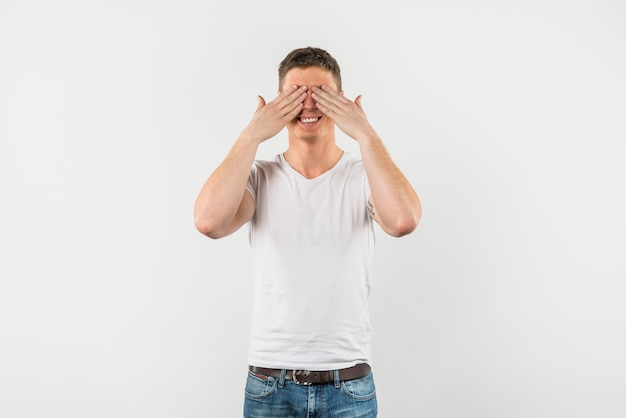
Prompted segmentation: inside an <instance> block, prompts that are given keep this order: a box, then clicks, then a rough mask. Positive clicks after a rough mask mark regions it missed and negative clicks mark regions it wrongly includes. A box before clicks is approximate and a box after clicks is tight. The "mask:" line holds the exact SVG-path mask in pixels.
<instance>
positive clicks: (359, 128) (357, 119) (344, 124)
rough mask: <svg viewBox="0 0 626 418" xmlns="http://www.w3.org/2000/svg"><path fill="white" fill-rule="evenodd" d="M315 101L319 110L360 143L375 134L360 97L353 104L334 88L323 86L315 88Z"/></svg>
mask: <svg viewBox="0 0 626 418" xmlns="http://www.w3.org/2000/svg"><path fill="white" fill-rule="evenodd" d="M313 100H315V104H316V106H317V108H318V109H319V110H320V111H321V112H322V113H323V114H324V115H326V116H328V117H329V118H331V119H333V120H334V121H335V124H336V125H337V126H338V127H339V129H341V130H342V131H343V132H344V133H345V134H346V135H348V136H350V137H351V138H353V139H355V140H357V141H359V140H360V139H362V138H364V137H368V136H371V135H373V134H374V130H373V128H372V127H371V126H370V124H369V122H368V121H367V117H366V116H365V112H364V111H363V108H362V107H361V96H360V95H359V96H358V97H357V98H356V99H355V100H354V102H353V101H351V100H349V99H347V98H345V97H344V96H343V95H342V94H340V93H338V92H337V91H335V90H334V89H333V88H332V87H330V86H327V85H322V86H320V87H313Z"/></svg>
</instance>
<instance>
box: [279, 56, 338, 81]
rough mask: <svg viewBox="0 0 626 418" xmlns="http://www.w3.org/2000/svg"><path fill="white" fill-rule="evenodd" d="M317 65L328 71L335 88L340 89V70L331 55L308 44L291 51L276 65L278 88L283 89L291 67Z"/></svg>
mask: <svg viewBox="0 0 626 418" xmlns="http://www.w3.org/2000/svg"><path fill="white" fill-rule="evenodd" d="M306 67H318V68H321V69H322V70H326V71H330V73H331V74H332V76H333V78H334V80H335V84H337V89H338V90H339V91H341V70H340V69H339V64H338V63H337V60H335V59H334V58H333V57H332V55H330V54H329V53H328V52H326V51H324V50H323V49H320V48H314V47H312V46H308V47H306V48H298V49H294V50H293V51H291V52H290V53H289V54H287V56H286V57H285V59H283V60H282V62H281V63H280V65H279V66H278V90H279V91H282V90H283V82H284V81H285V76H286V75H287V73H288V72H289V70H291V69H292V68H306Z"/></svg>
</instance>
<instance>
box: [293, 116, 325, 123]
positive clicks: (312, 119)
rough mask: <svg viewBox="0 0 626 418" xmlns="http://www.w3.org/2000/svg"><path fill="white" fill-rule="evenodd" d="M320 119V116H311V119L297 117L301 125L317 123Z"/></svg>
mask: <svg viewBox="0 0 626 418" xmlns="http://www.w3.org/2000/svg"><path fill="white" fill-rule="evenodd" d="M321 118H322V117H321V116H313V117H306V118H304V117H299V118H298V120H299V121H300V122H302V123H314V122H317V121H318V120H320V119H321Z"/></svg>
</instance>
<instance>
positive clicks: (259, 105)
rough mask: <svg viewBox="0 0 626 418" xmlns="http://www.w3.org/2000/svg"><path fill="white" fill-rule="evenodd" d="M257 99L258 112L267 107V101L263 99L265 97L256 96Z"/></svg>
mask: <svg viewBox="0 0 626 418" xmlns="http://www.w3.org/2000/svg"><path fill="white" fill-rule="evenodd" d="M256 99H257V102H258V104H257V107H256V110H259V109H261V108H262V107H263V106H265V99H264V98H263V96H256Z"/></svg>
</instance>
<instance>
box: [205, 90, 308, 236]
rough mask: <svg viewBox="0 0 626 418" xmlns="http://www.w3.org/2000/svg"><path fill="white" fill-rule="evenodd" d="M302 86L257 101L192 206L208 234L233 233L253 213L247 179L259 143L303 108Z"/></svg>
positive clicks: (252, 201) (253, 207)
mask: <svg viewBox="0 0 626 418" xmlns="http://www.w3.org/2000/svg"><path fill="white" fill-rule="evenodd" d="M303 90H304V89H299V88H297V87H295V86H294V87H292V88H291V89H290V90H288V91H285V93H284V94H281V95H279V96H278V97H277V98H276V99H274V100H273V101H271V102H270V103H267V104H266V103H265V100H264V99H263V98H262V97H261V96H259V97H258V100H259V105H258V107H257V110H256V112H255V113H254V115H253V117H252V120H251V121H250V124H249V125H248V126H247V127H246V128H245V129H244V130H243V132H242V133H241V135H240V136H239V138H238V139H237V141H236V142H235V144H234V145H233V147H232V149H231V150H230V152H229V153H228V155H227V156H226V158H225V159H224V161H223V162H222V163H221V164H220V165H219V166H218V167H217V168H216V169H215V171H214V172H213V174H211V176H210V177H209V179H208V180H207V181H206V183H205V184H204V186H203V187H202V189H201V190H200V193H199V195H198V197H197V199H196V202H195V206H194V223H195V226H196V228H197V229H198V231H200V232H201V233H203V234H204V235H206V236H208V237H210V238H222V237H225V236H227V235H230V234H232V233H233V232H235V231H236V230H237V229H239V228H240V227H241V226H242V225H243V224H245V223H246V222H248V221H249V220H250V219H252V216H254V211H255V205H254V200H253V199H252V196H251V195H250V193H249V192H248V191H247V190H246V182H247V181H248V175H249V174H250V169H251V168H252V164H253V163H254V157H255V155H256V152H257V149H258V147H259V145H260V144H261V143H262V142H263V141H265V140H267V139H269V138H271V137H273V136H274V135H276V134H277V133H278V132H280V130H281V129H282V128H283V127H284V126H285V124H286V123H287V122H288V121H290V120H292V119H293V118H295V117H296V116H297V115H298V113H300V111H301V110H302V102H303V101H304V99H305V98H306V94H305V93H304V92H303Z"/></svg>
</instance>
